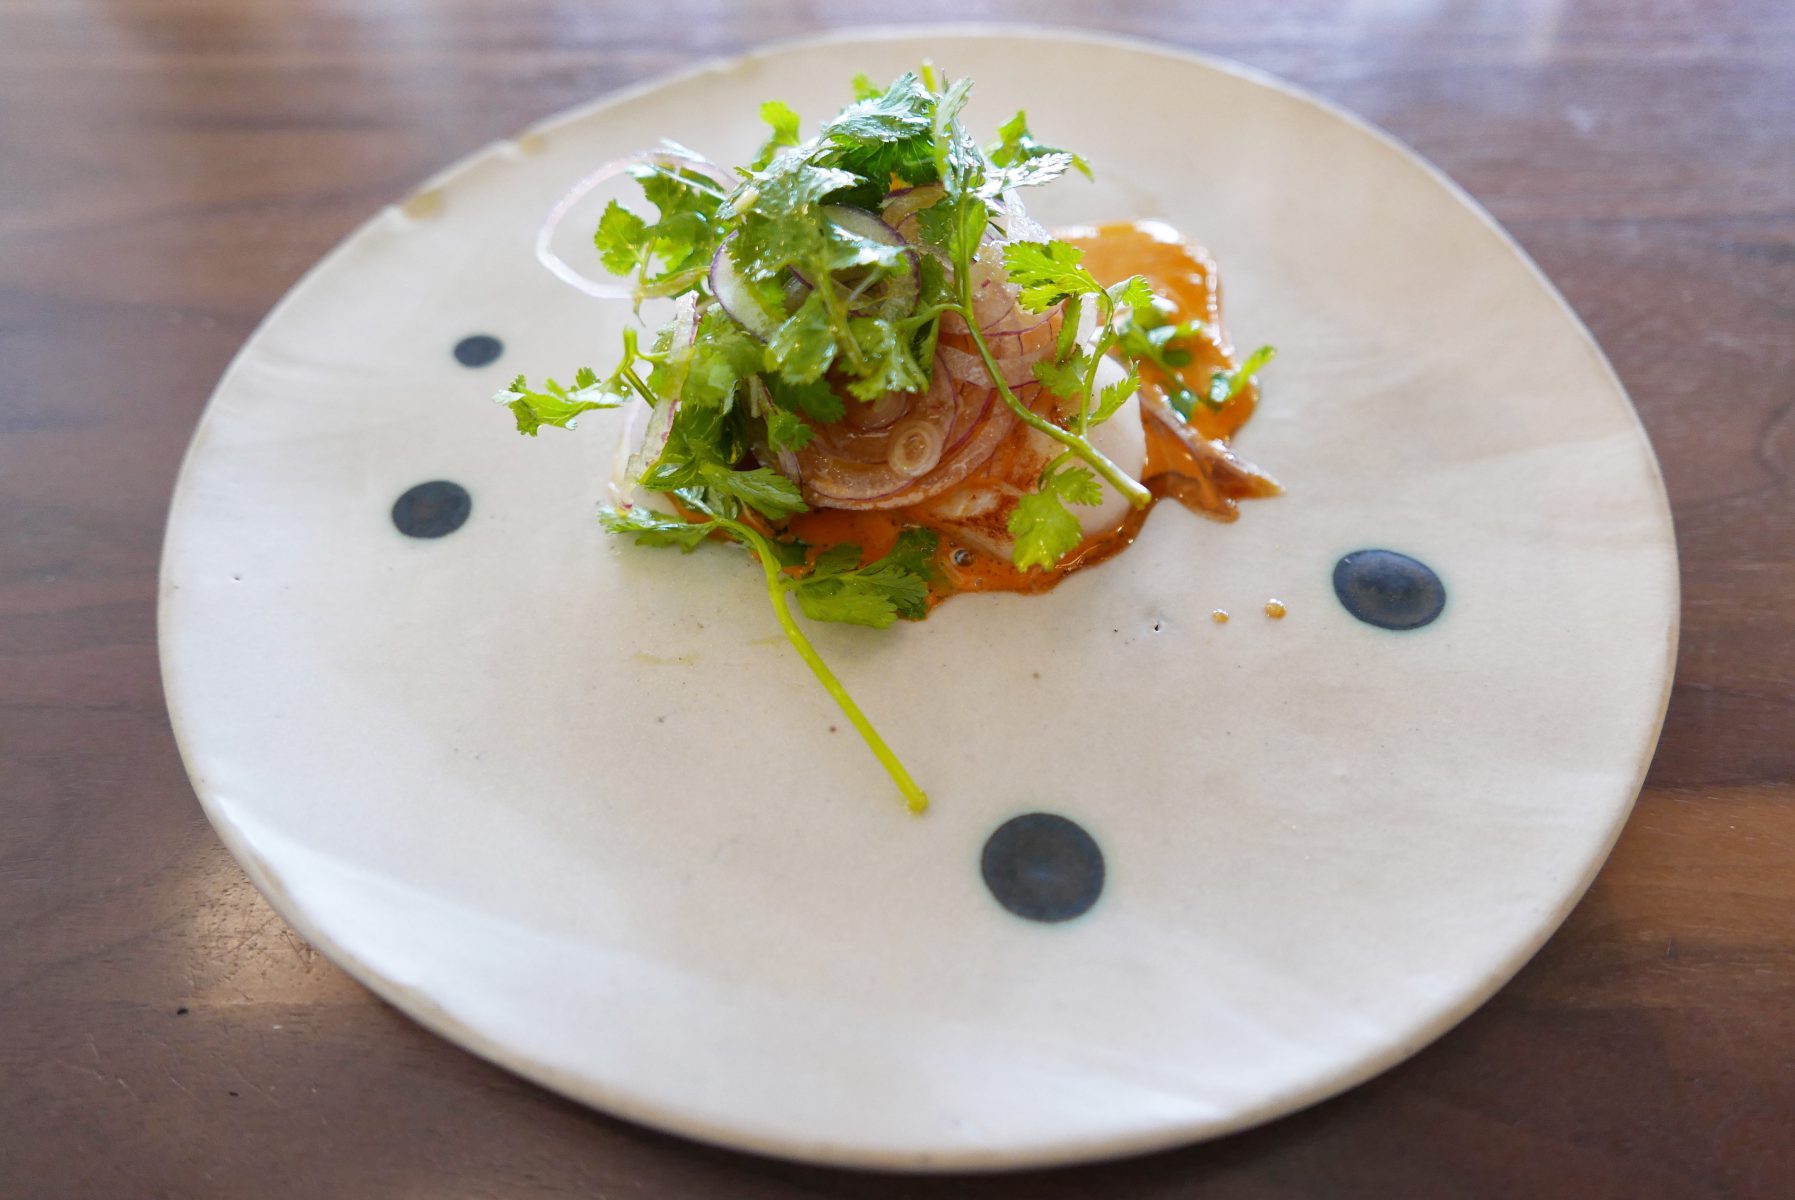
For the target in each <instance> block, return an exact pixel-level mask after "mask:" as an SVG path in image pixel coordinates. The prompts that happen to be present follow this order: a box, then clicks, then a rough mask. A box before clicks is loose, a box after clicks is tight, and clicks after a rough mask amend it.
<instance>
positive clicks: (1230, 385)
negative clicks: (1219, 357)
mask: <svg viewBox="0 0 1795 1200" xmlns="http://www.w3.org/2000/svg"><path fill="white" fill-rule="evenodd" d="M1277 353H1278V352H1277V351H1276V350H1274V349H1272V348H1271V347H1270V346H1261V347H1259V348H1258V349H1257V350H1255V351H1253V352H1252V353H1251V354H1249V355H1247V358H1246V361H1245V362H1243V363H1241V364H1240V365H1239V366H1238V367H1236V368H1234V370H1232V371H1217V372H1216V373H1215V374H1214V375H1211V376H1210V377H1209V394H1208V395H1207V396H1205V397H1204V401H1205V402H1206V403H1207V404H1209V405H1210V407H1212V408H1220V407H1221V406H1222V405H1224V404H1226V403H1227V402H1228V401H1230V400H1232V399H1234V397H1236V396H1238V395H1240V393H1241V391H1242V390H1243V389H1244V388H1245V387H1246V385H1247V383H1248V381H1249V380H1251V379H1252V378H1253V376H1255V375H1257V374H1258V373H1259V368H1261V367H1263V366H1264V365H1265V364H1266V363H1268V362H1270V361H1271V360H1272V359H1273V358H1274V357H1276V355H1277Z"/></svg>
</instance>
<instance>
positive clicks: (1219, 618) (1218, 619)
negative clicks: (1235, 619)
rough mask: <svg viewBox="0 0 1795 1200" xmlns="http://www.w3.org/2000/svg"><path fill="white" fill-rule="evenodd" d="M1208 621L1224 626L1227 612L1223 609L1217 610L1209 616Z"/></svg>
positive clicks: (1226, 620) (1226, 621)
mask: <svg viewBox="0 0 1795 1200" xmlns="http://www.w3.org/2000/svg"><path fill="white" fill-rule="evenodd" d="M1209 619H1210V620H1211V621H1214V622H1215V623H1216V624H1217V625H1226V624H1227V623H1228V610H1227V609H1225V608H1218V609H1216V610H1215V611H1214V612H1212V613H1210V614H1209Z"/></svg>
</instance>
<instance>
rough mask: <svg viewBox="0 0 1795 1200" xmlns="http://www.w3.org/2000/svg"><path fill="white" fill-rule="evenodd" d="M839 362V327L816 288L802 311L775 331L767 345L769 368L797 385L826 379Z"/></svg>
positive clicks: (799, 310) (821, 293) (766, 362)
mask: <svg viewBox="0 0 1795 1200" xmlns="http://www.w3.org/2000/svg"><path fill="white" fill-rule="evenodd" d="M833 361H835V325H834V320H833V318H832V317H831V315H830V313H829V305H828V303H827V302H826V301H825V300H824V298H823V290H822V289H821V288H812V289H811V292H810V295H808V296H806V297H805V298H804V303H803V304H801V305H799V306H798V311H797V312H795V313H793V314H792V315H791V316H789V317H787V318H786V319H785V320H784V321H783V322H782V323H781V324H780V326H779V328H778V329H775V330H774V331H773V336H772V338H771V339H769V340H768V342H767V348H766V355H765V365H766V367H767V369H768V370H773V369H777V370H778V371H779V373H780V374H781V375H783V376H784V377H785V378H787V379H789V380H791V381H792V382H793V383H810V382H812V381H814V380H817V379H820V378H822V375H823V372H824V371H827V370H828V369H829V364H830V363H831V362H833Z"/></svg>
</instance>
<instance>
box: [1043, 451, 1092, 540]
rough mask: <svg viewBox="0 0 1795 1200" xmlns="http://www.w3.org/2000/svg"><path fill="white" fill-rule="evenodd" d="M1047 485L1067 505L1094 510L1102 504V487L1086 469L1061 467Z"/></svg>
mask: <svg viewBox="0 0 1795 1200" xmlns="http://www.w3.org/2000/svg"><path fill="white" fill-rule="evenodd" d="M1049 483H1050V484H1051V486H1052V487H1053V490H1054V491H1056V492H1058V493H1059V494H1060V496H1061V497H1062V498H1063V499H1064V500H1065V501H1066V502H1067V503H1068V504H1080V505H1083V506H1084V507H1086V508H1095V507H1097V506H1098V505H1099V504H1102V503H1103V485H1102V484H1101V483H1098V482H1097V476H1096V474H1095V473H1094V472H1092V471H1091V470H1090V469H1089V468H1088V467H1078V466H1069V467H1062V468H1061V469H1060V470H1058V471H1056V472H1054V474H1053V475H1052V476H1051V477H1050V479H1049ZM1074 544H1076V543H1074Z"/></svg>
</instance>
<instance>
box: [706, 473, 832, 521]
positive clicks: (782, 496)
mask: <svg viewBox="0 0 1795 1200" xmlns="http://www.w3.org/2000/svg"><path fill="white" fill-rule="evenodd" d="M701 472H702V474H703V478H704V482H705V483H706V484H707V485H709V486H710V487H712V488H715V489H716V490H717V491H719V492H722V493H723V494H725V495H727V496H733V497H734V498H735V499H737V500H739V501H741V502H742V503H743V504H746V505H747V506H748V507H749V508H752V509H753V510H754V511H755V512H758V513H760V514H761V515H762V516H766V517H771V518H772V519H773V520H776V521H777V520H779V519H781V518H784V517H789V516H791V515H792V514H794V513H801V512H803V511H804V510H805V509H806V508H807V507H809V506H808V505H806V504H805V503H804V497H803V495H802V494H801V493H800V492H799V491H798V485H797V484H795V483H793V482H792V481H791V480H789V479H787V478H786V477H785V476H783V475H781V474H780V473H779V472H777V471H774V470H771V469H770V468H767V467H756V468H754V469H753V470H752V471H732V470H730V469H729V468H728V467H725V466H722V465H720V464H718V463H705V464H704V465H703V467H702V468H701Z"/></svg>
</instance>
